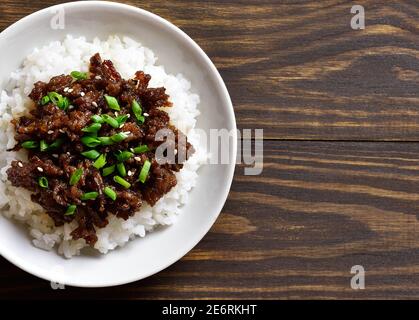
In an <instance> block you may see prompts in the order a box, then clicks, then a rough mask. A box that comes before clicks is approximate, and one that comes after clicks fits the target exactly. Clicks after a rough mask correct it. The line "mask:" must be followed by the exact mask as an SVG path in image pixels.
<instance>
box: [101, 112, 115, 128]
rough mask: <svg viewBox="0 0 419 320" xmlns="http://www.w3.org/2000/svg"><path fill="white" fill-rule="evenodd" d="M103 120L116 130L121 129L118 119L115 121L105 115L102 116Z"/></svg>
mask: <svg viewBox="0 0 419 320" xmlns="http://www.w3.org/2000/svg"><path fill="white" fill-rule="evenodd" d="M102 118H103V120H104V121H105V122H106V123H107V124H109V125H110V126H111V127H113V128H115V129H117V128H119V123H118V121H116V119H115V118H112V117H111V116H110V115H107V114H103V115H102Z"/></svg>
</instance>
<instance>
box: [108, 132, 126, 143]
mask: <svg viewBox="0 0 419 320" xmlns="http://www.w3.org/2000/svg"><path fill="white" fill-rule="evenodd" d="M126 138H128V135H127V134H126V133H125V132H119V133H117V134H114V135H113V136H111V139H112V141H113V142H116V143H118V142H121V141H123V140H125V139H126Z"/></svg>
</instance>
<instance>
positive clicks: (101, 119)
mask: <svg viewBox="0 0 419 320" xmlns="http://www.w3.org/2000/svg"><path fill="white" fill-rule="evenodd" d="M91 119H92V121H93V122H96V123H104V122H105V120H103V118H102V117H101V116H100V115H98V114H95V115H94V116H92V117H91Z"/></svg>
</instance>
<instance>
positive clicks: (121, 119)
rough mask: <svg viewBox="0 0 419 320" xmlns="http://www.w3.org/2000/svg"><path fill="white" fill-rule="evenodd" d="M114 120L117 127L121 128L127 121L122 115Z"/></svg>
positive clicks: (125, 116)
mask: <svg viewBox="0 0 419 320" xmlns="http://www.w3.org/2000/svg"><path fill="white" fill-rule="evenodd" d="M115 120H116V121H118V123H119V126H120V127H121V126H122V125H123V124H124V123H125V122H126V121H127V120H128V116H127V115H126V114H123V115H120V116H118V117H116V118H115Z"/></svg>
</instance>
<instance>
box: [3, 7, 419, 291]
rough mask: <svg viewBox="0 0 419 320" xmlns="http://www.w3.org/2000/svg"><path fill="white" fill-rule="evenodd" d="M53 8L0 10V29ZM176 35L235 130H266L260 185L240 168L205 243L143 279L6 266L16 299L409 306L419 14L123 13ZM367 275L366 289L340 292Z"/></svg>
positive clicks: (418, 269) (416, 225) (418, 261)
mask: <svg viewBox="0 0 419 320" xmlns="http://www.w3.org/2000/svg"><path fill="white" fill-rule="evenodd" d="M55 3H58V1H52V0H51V1H50V0H41V1H29V0H2V1H1V4H0V29H4V28H5V27H7V26H8V25H10V24H11V23H13V22H15V21H17V20H18V19H19V18H21V17H23V16H25V15H27V14H29V13H32V12H34V11H36V10H38V9H41V8H44V7H47V6H49V5H52V4H55ZM126 3H128V4H132V5H137V6H139V7H142V8H144V9H147V10H150V11H152V12H154V13H156V14H159V15H161V16H162V17H164V18H166V19H168V20H169V21H171V22H173V23H175V24H176V25H178V26H179V27H180V28H182V29H183V30H184V31H186V32H187V33H188V34H189V35H190V36H191V37H192V38H193V39H195V40H196V42H197V43H198V44H199V45H200V46H201V47H202V48H203V49H204V50H205V51H206V52H207V53H208V55H209V56H210V57H211V59H212V60H213V61H214V63H215V64H216V65H217V67H218V68H219V70H220V72H221V74H222V76H223V78H224V80H225V82H226V84H227V86H228V88H229V91H230V94H231V96H232V99H233V102H234V105H235V111H236V116H237V121H238V126H239V127H240V128H263V129H264V130H265V138H266V140H265V158H264V161H265V166H264V171H263V174H262V175H261V176H244V174H243V167H242V166H239V167H238V170H237V173H236V177H235V180H234V184H233V187H232V190H231V194H230V197H229V200H228V201H227V203H226V205H225V207H224V209H223V212H222V214H221V216H220V218H219V220H218V222H217V223H216V225H215V226H214V227H213V229H212V230H211V232H210V233H209V234H208V235H207V236H206V237H205V239H204V240H203V241H202V242H201V243H200V244H199V245H198V246H197V247H196V248H195V249H194V250H193V251H192V252H190V253H189V254H188V255H187V256H186V257H185V258H184V259H182V260H181V261H179V262H178V263H176V264H175V265H173V266H172V267H170V268H168V269H167V270H165V271H163V272H161V273H159V274H157V275H155V276H153V277H150V278H148V279H146V280H143V281H140V282H137V283H132V284H129V285H126V286H121V287H117V288H113V289H89V290H88V289H77V288H66V290H62V291H53V290H52V289H51V288H50V286H49V284H48V283H46V282H45V281H42V280H39V279H36V278H34V277H32V276H30V275H28V274H26V273H24V272H23V271H20V270H19V269H18V268H16V267H14V266H13V265H11V264H10V263H8V262H6V261H5V260H4V259H0V296H1V297H16V298H31V297H36V298H71V297H74V298H118V299H123V298H127V299H164V298H195V299H200V298H249V299H251V298H255V299H259V298H267V299H279V298H281V299H294V298H296V299H302V298H303V299H308V298H350V299H360V298H419V222H418V217H419V215H418V214H419V211H418V208H419V193H418V183H419V143H418V142H419V93H418V88H419V51H418V50H419V29H418V22H419V5H418V4H417V1H413V0H411V1H410V0H403V1H401V0H399V1H384V0H383V1H376V0H374V1H356V4H363V5H364V6H365V9H366V17H367V21H366V23H367V25H366V29H365V30H363V31H354V30H352V29H351V28H350V19H351V14H350V8H351V6H352V5H353V4H355V2H354V1H338V0H325V1H291V0H289V1H279V0H278V1H275V0H254V1H252V0H212V1H208V0H202V1H197V0H196V1H186V0H171V1H166V0H153V1H126ZM358 264H360V265H363V266H364V267H365V270H366V289H365V290H357V291H355V290H352V289H351V288H350V278H351V276H352V275H351V274H350V269H351V267H352V266H353V265H358Z"/></svg>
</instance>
